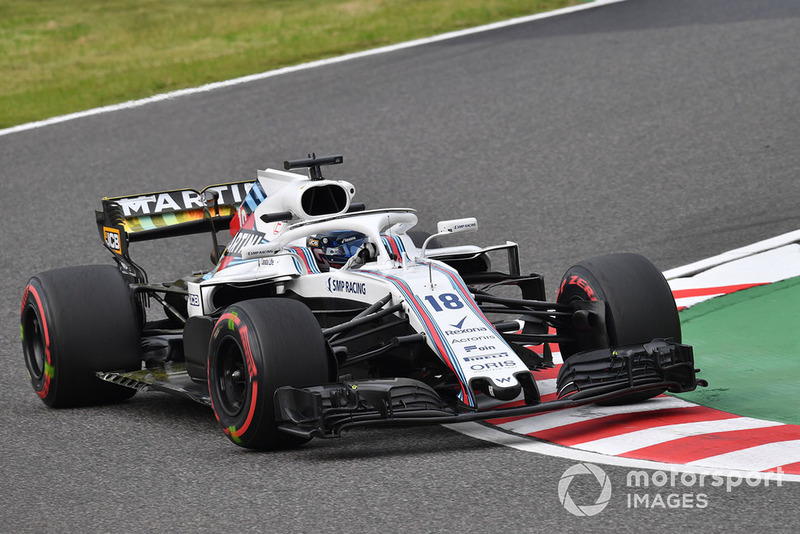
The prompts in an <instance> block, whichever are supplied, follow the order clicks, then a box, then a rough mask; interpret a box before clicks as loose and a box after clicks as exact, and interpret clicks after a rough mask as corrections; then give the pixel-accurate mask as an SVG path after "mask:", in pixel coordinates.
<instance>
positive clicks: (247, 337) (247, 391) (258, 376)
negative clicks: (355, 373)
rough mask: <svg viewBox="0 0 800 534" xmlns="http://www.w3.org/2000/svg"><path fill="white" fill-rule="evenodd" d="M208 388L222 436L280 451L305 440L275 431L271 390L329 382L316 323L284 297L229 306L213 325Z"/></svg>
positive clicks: (308, 312) (301, 307) (244, 444)
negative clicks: (222, 432) (223, 433)
mask: <svg viewBox="0 0 800 534" xmlns="http://www.w3.org/2000/svg"><path fill="white" fill-rule="evenodd" d="M207 369H208V389H209V393H210V395H211V402H212V407H213V408H214V414H215V416H216V417H217V420H218V421H219V423H220V425H221V426H222V429H223V431H224V432H225V434H226V435H227V436H228V438H230V440H231V441H233V442H234V443H235V444H236V445H239V446H240V447H245V448H248V449H284V448H291V447H297V446H299V445H302V444H303V443H305V442H306V441H308V440H307V439H303V438H299V437H297V436H292V435H290V434H286V433H283V432H281V431H280V430H278V426H277V422H276V420H275V403H274V394H275V390H276V389H278V388H279V387H282V386H295V387H303V386H311V385H320V384H325V383H327V382H329V360H328V354H327V348H326V343H325V339H324V338H323V336H322V330H321V328H320V326H319V323H318V322H317V320H316V319H315V318H314V315H313V314H312V313H311V310H309V309H308V307H306V306H305V305H304V304H302V303H300V302H297V301H294V300H289V299H283V298H265V299H253V300H247V301H243V302H240V303H238V304H234V305H232V306H230V307H229V308H228V309H227V310H226V311H225V313H224V314H223V315H222V317H220V319H219V320H218V321H217V323H216V325H215V326H214V330H213V333H212V335H211V343H210V345H209V351H208V367H207Z"/></svg>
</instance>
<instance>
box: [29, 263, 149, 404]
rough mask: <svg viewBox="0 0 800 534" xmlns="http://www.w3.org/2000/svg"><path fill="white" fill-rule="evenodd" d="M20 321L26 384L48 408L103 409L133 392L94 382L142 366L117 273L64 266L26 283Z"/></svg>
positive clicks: (131, 309) (131, 312) (132, 310)
mask: <svg viewBox="0 0 800 534" xmlns="http://www.w3.org/2000/svg"><path fill="white" fill-rule="evenodd" d="M20 322H21V333H22V351H23V353H24V355H25V365H26V367H27V369H28V374H29V375H30V379H31V385H32V386H33V389H34V390H35V391H36V393H37V395H38V396H39V398H41V399H42V401H43V402H44V403H45V404H47V405H48V406H51V407H53V408H67V407H73V406H81V405H92V404H108V403H112V402H119V401H122V400H125V399H127V398H130V397H132V396H133V395H134V394H135V393H136V390H134V389H130V388H126V387H123V386H118V385H115V384H111V383H108V382H103V381H102V380H100V379H99V378H97V377H96V376H95V373H96V372H98V371H118V370H122V371H131V370H135V369H138V368H139V366H140V365H141V361H140V359H139V339H140V332H139V319H138V314H137V310H136V305H135V303H134V300H133V296H132V293H131V291H130V287H129V286H128V284H127V282H126V281H125V279H124V278H123V277H122V274H121V273H120V272H119V270H118V269H117V268H116V267H114V266H111V265H87V266H83V267H67V268H64V269H56V270H53V271H47V272H44V273H40V274H37V275H35V276H33V277H32V278H31V279H30V280H29V282H28V285H27V286H26V287H25V291H24V294H23V297H22V310H21V315H20Z"/></svg>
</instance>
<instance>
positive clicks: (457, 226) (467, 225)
mask: <svg viewBox="0 0 800 534" xmlns="http://www.w3.org/2000/svg"><path fill="white" fill-rule="evenodd" d="M436 230H437V231H438V232H439V233H437V234H434V235H432V236H430V237H428V239H426V240H425V242H424V243H423V244H422V250H421V252H420V255H421V257H422V258H424V257H425V249H426V248H427V246H428V243H429V242H430V240H431V239H433V238H434V237H439V236H444V235H447V234H461V233H464V232H477V231H478V219H476V218H475V217H467V218H466V219H452V220H449V221H439V222H438V224H437V225H436Z"/></svg>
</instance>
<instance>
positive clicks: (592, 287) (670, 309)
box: [557, 254, 681, 404]
mask: <svg viewBox="0 0 800 534" xmlns="http://www.w3.org/2000/svg"><path fill="white" fill-rule="evenodd" d="M574 300H592V301H596V300H600V301H605V319H606V331H607V333H608V339H609V340H610V344H611V346H612V347H621V346H624V345H637V344H644V343H648V342H650V341H652V340H653V339H656V338H662V339H671V340H672V341H674V342H676V343H680V342H681V323H680V319H679V318H678V311H677V308H676V307H675V299H674V298H673V296H672V291H671V289H670V287H669V284H667V281H666V279H665V278H664V275H662V274H661V271H659V270H658V268H657V267H656V266H655V265H653V264H652V263H651V262H650V260H648V259H647V258H645V257H643V256H640V255H638V254H609V255H605V256H597V257H594V258H590V259H588V260H584V261H582V262H580V263H578V264H576V265H574V266H572V267H570V268H569V269H568V270H567V272H566V273H565V274H564V277H563V278H562V279H561V286H560V289H559V291H558V298H557V301H558V302H559V303H562V304H569V303H570V302H572V301H574ZM559 335H564V336H568V337H573V338H575V337H578V336H580V332H578V331H575V330H574V329H572V328H565V329H561V330H559ZM579 345H581V344H580V343H562V344H561V345H560V349H561V356H562V358H563V359H564V360H566V359H567V358H569V357H570V356H572V355H573V354H575V353H576V352H578V350H579V349H578V346H579ZM597 348H602V347H589V348H588V349H587V348H585V347H584V348H583V350H589V349H597ZM663 392H664V390H663V389H661V390H651V391H643V392H640V393H634V394H631V395H625V396H623V397H620V398H618V399H615V400H613V401H611V403H613V404H623V403H629V402H638V401H642V400H645V399H649V398H651V397H655V396H656V395H659V394H661V393H663Z"/></svg>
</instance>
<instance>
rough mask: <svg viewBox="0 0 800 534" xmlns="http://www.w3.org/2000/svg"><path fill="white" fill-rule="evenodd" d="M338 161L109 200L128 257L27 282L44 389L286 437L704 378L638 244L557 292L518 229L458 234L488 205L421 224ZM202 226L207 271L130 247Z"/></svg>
mask: <svg viewBox="0 0 800 534" xmlns="http://www.w3.org/2000/svg"><path fill="white" fill-rule="evenodd" d="M342 161H343V158H342V156H327V157H319V158H318V157H315V156H313V155H309V157H308V158H305V159H300V160H293V161H287V162H285V163H284V167H285V170H275V169H267V170H265V171H259V172H258V179H257V180H256V181H255V182H254V183H252V182H251V183H248V182H231V183H225V184H221V185H215V186H209V187H207V188H205V189H203V190H201V191H195V190H192V189H180V190H174V191H163V192H158V193H152V194H146V195H138V196H126V197H114V198H104V199H103V201H102V204H103V206H102V211H99V212H97V213H96V218H97V225H98V229H99V232H100V235H101V237H102V241H103V243H104V245H105V247H106V248H107V249H108V250H109V251H110V252H111V254H112V255H113V257H114V260H115V262H116V265H88V266H83V267H68V268H63V269H57V270H53V271H48V272H44V273H41V274H37V275H35V276H33V277H32V278H31V279H30V281H29V283H28V285H27V287H26V288H25V290H24V296H23V299H22V309H21V324H22V340H23V341H22V345H23V351H24V354H25V363H26V366H27V368H28V372H29V374H30V378H31V382H32V384H33V388H34V390H35V391H36V393H37V394H38V396H39V397H40V398H41V399H42V401H44V402H45V404H47V405H49V406H52V407H54V408H55V407H69V406H76V405H88V404H103V403H111V402H117V401H122V400H124V399H127V398H129V397H131V396H132V395H134V394H135V393H136V391H140V390H149V389H152V390H157V391H163V392H168V393H173V394H176V395H182V396H186V397H189V398H191V399H193V400H195V401H197V402H200V403H203V404H206V405H208V406H210V407H211V408H212V409H213V412H214V414H215V416H216V418H217V419H218V421H219V423H220V425H221V427H222V430H223V431H224V432H225V434H226V435H227V436H228V437H229V438H230V440H231V441H233V442H234V443H236V444H237V445H240V446H242V447H247V448H254V449H274V448H282V447H291V446H296V445H299V444H301V443H303V442H306V441H308V440H309V439H311V438H313V437H323V438H327V437H335V436H338V435H339V434H340V433H341V432H342V431H343V430H346V429H349V428H354V427H363V426H380V425H383V426H390V425H398V426H402V425H422V424H437V423H454V422H461V421H475V420H485V419H490V418H498V417H507V416H520V415H525V414H534V413H538V412H543V411H547V410H555V409H560V408H565V407H570V406H577V405H581V404H588V403H595V402H601V403H620V402H638V401H642V400H645V399H648V398H650V397H653V396H655V395H658V394H660V393H662V392H664V391H665V390H669V391H672V392H680V391H688V390H692V389H694V388H695V387H697V386H698V385H705V381H703V380H698V379H697V378H696V372H697V370H696V369H695V368H694V359H693V354H692V348H691V347H690V346H688V345H684V344H681V329H680V323H679V320H678V314H677V311H676V308H675V301H674V300H673V297H672V294H671V292H670V289H669V286H668V285H667V283H666V281H665V280H664V277H663V276H662V274H661V273H660V271H659V270H658V269H657V268H656V267H655V266H654V265H653V264H652V263H650V262H649V261H648V260H646V259H645V258H643V257H642V256H638V255H635V254H612V255H607V256H600V257H595V258H591V259H588V260H586V261H583V262H581V263H578V264H577V265H575V266H573V267H570V268H569V269H567V271H566V274H565V275H564V277H563V280H562V281H561V285H560V289H559V292H558V296H557V298H556V300H555V301H553V302H548V301H547V300H546V299H545V290H544V282H543V279H542V277H541V276H539V275H537V274H530V275H523V274H521V273H520V261H519V252H518V246H517V244H515V243H511V242H507V243H505V244H502V245H497V246H490V247H479V246H471V245H470V246H467V245H458V246H445V245H447V243H446V237H447V236H448V235H449V234H455V233H465V232H474V231H476V230H477V228H478V226H477V221H476V220H475V219H474V218H465V219H457V220H447V221H441V222H439V223H438V232H437V233H436V234H435V235H430V234H425V233H423V232H419V231H415V230H412V228H413V227H414V225H415V224H416V223H417V216H416V215H415V212H414V210H412V209H406V208H401V209H397V208H393V209H375V210H368V209H366V207H365V206H364V205H363V204H359V203H355V202H353V201H352V199H353V195H354V193H355V188H354V187H353V185H352V184H350V183H348V182H346V181H342V180H329V179H325V178H323V176H322V167H323V166H328V165H333V164H339V163H342ZM301 168H304V169H308V175H307V176H306V175H305V174H298V173H296V172H289V171H292V170H293V169H301ZM226 229H227V230H229V231H230V235H231V239H230V242H229V243H228V244H227V246H221V245H219V244H218V242H217V239H218V232H221V231H223V230H226ZM201 232H208V233H210V235H211V238H212V250H211V258H212V265H214V267H213V268H212V269H210V270H203V271H196V272H194V273H191V274H190V275H187V276H185V277H184V278H182V279H180V280H177V281H174V282H166V283H152V282H150V281H148V278H147V274H146V272H145V270H144V269H143V268H142V267H141V266H140V265H139V264H138V263H137V262H135V261H134V260H133V259H132V258H131V254H130V246H131V244H132V243H135V242H137V241H143V240H149V239H156V238H162V237H168V236H179V235H188V234H194V233H201ZM493 265H502V266H503V267H504V270H503V271H501V270H497V269H496V268H495V267H493ZM490 317H491V318H490ZM556 343H557V344H558V348H559V349H560V353H561V356H562V358H563V360H564V363H563V365H562V366H561V369H560V371H559V372H558V379H557V389H558V391H557V396H556V398H555V399H553V400H548V401H546V402H543V400H542V396H541V395H540V391H539V388H538V387H537V382H536V372H537V370H542V369H545V368H548V367H553V365H554V364H553V356H552V349H551V348H550V345H551V344H556Z"/></svg>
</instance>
